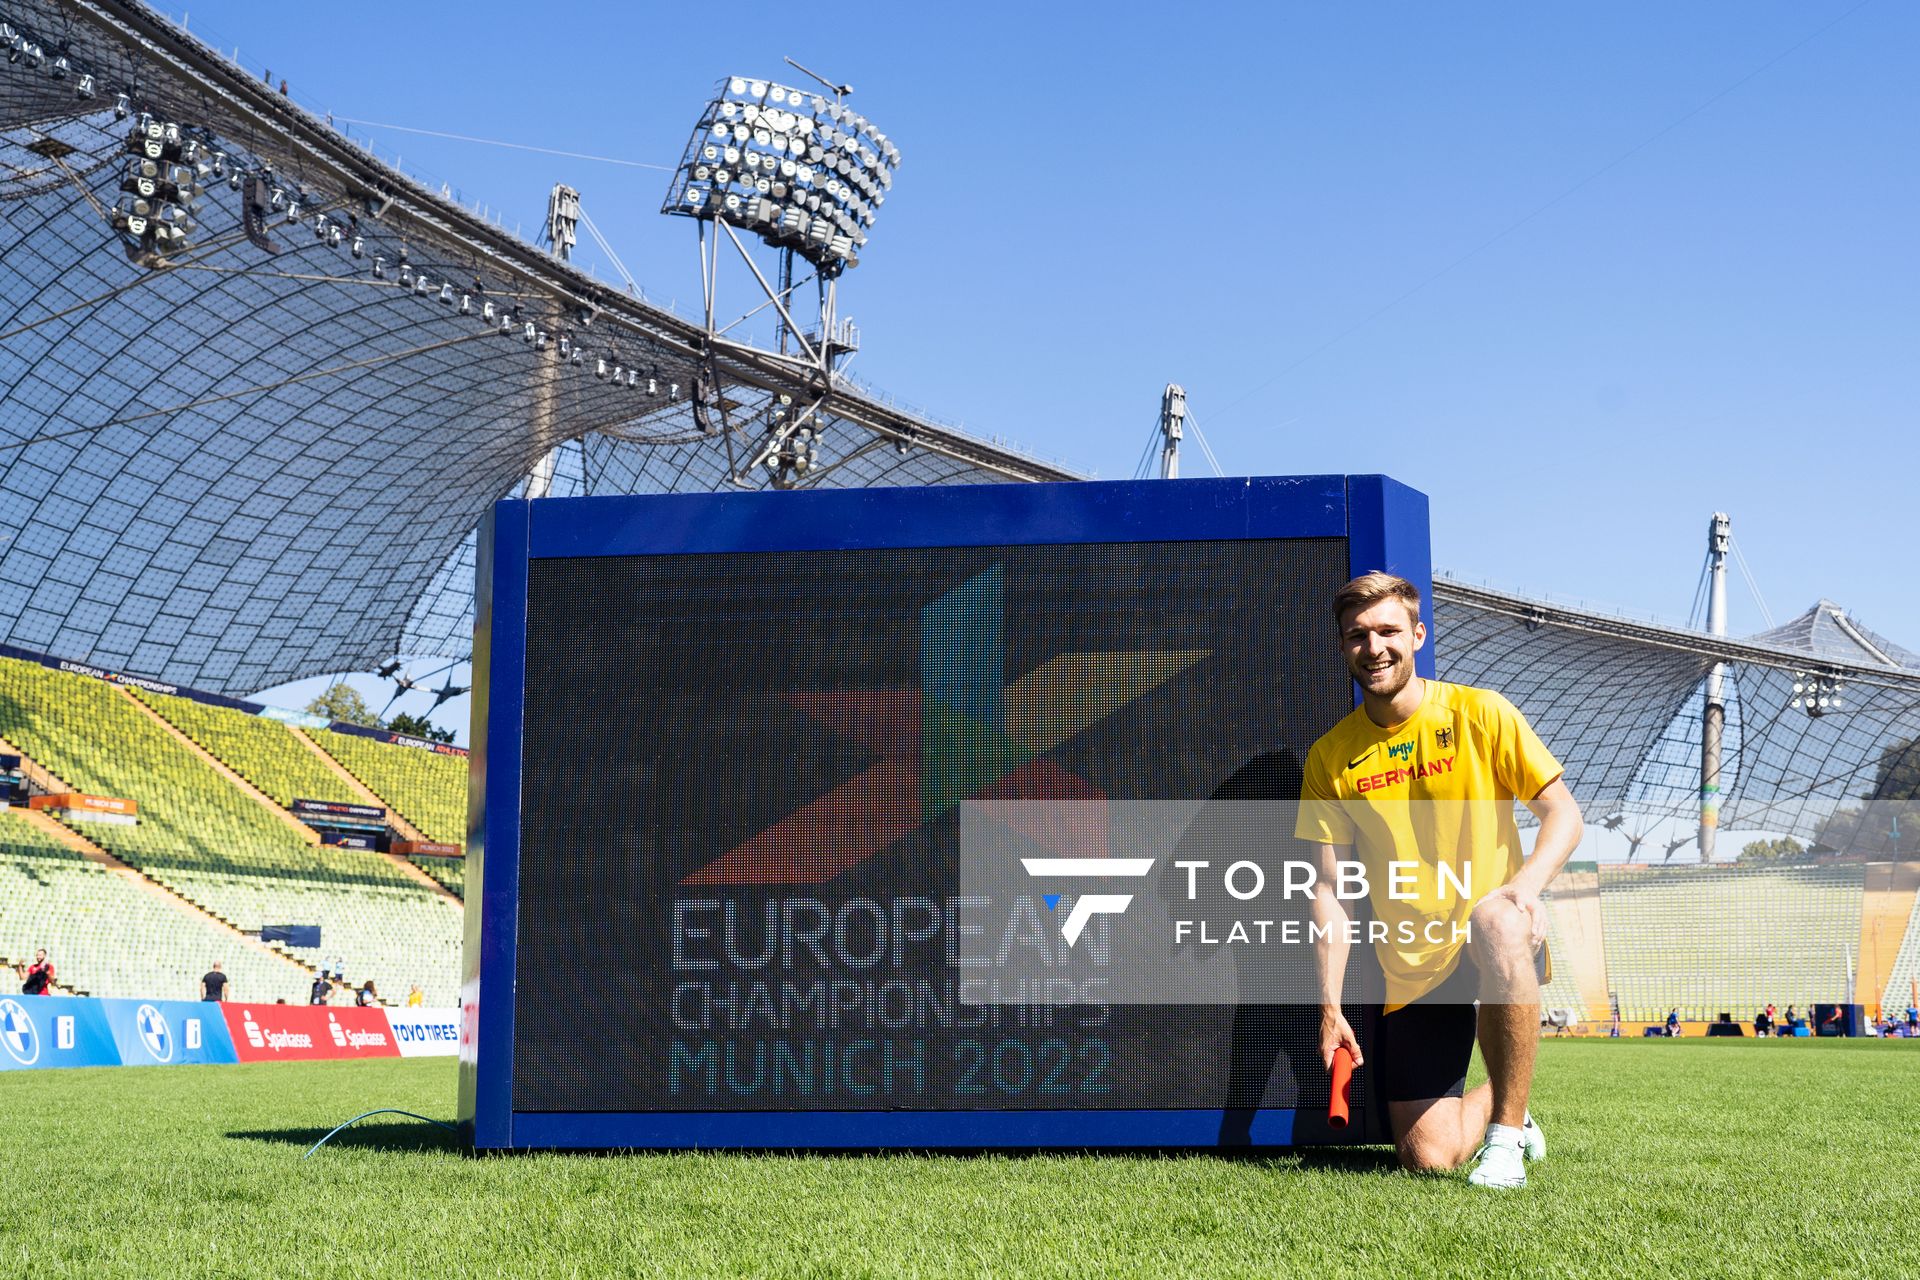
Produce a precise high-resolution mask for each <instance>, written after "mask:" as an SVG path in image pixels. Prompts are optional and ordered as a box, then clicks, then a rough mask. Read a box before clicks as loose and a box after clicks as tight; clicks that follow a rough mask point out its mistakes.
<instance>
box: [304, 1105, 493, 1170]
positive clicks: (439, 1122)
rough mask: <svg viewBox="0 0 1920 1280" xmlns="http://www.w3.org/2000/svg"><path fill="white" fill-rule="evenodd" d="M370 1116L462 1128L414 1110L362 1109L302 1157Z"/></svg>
mask: <svg viewBox="0 0 1920 1280" xmlns="http://www.w3.org/2000/svg"><path fill="white" fill-rule="evenodd" d="M368 1116H407V1117H408V1118H410V1119H413V1120H425V1121H426V1122H427V1123H428V1124H430V1125H433V1126H435V1127H436V1128H440V1129H445V1130H446V1131H447V1132H448V1133H458V1132H460V1130H459V1129H458V1128H457V1127H456V1126H454V1125H450V1124H448V1123H447V1122H446V1121H444V1120H435V1119H434V1118H433V1117H432V1116H423V1115H421V1114H419V1113H418V1112H414V1111H402V1110H400V1108H398V1107H382V1108H380V1109H379V1110H378V1111H362V1112H361V1113H360V1114H359V1115H357V1116H355V1117H354V1118H353V1119H351V1120H349V1121H347V1123H346V1124H342V1125H336V1126H334V1128H333V1130H332V1131H331V1132H329V1133H328V1134H327V1136H326V1137H325V1138H322V1139H320V1141H318V1142H316V1143H314V1144H313V1145H312V1146H311V1147H308V1148H307V1154H306V1155H304V1156H301V1157H300V1158H301V1159H302V1160H306V1159H309V1158H311V1157H312V1155H313V1153H314V1152H316V1151H318V1150H319V1149H320V1148H322V1147H324V1146H326V1145H327V1141H328V1139H330V1138H332V1137H333V1135H334V1134H336V1133H339V1132H340V1131H341V1130H342V1129H346V1128H349V1127H351V1126H353V1125H356V1124H359V1123H360V1122H361V1121H362V1120H365V1119H366V1118H367V1117H368Z"/></svg>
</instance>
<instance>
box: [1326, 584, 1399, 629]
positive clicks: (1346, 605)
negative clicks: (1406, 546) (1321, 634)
mask: <svg viewBox="0 0 1920 1280" xmlns="http://www.w3.org/2000/svg"><path fill="white" fill-rule="evenodd" d="M1388 599H1392V600H1399V601H1401V602H1402V603H1403V604H1405V605H1406V606H1407V612H1408V613H1409V614H1411V615H1412V617H1413V620H1414V621H1415V622H1418V621H1420V588H1418V587H1416V586H1414V585H1413V584H1412V583H1411V582H1408V581H1407V580H1406V579H1405V578H1402V577H1400V576H1398V575H1397V574H1391V573H1383V572H1381V571H1379V570H1375V571H1374V572H1372V573H1363V574H1361V575H1360V576H1359V577H1357V578H1355V579H1353V581H1351V582H1349V583H1347V585H1346V586H1344V587H1342V588H1340V589H1339V590H1338V591H1336V592H1334V593H1333V623H1334V625H1335V626H1337V627H1340V628H1342V629H1344V628H1345V627H1346V625H1347V614H1349V613H1351V612H1353V611H1354V610H1357V609H1367V608H1371V607H1372V606H1373V605H1376V604H1378V603H1380V602H1381V601H1382V600H1388Z"/></svg>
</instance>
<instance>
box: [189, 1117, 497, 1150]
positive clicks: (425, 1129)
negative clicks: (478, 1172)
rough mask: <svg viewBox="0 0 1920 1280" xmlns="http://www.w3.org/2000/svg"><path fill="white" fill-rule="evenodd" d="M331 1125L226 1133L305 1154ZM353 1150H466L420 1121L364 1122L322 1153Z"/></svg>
mask: <svg viewBox="0 0 1920 1280" xmlns="http://www.w3.org/2000/svg"><path fill="white" fill-rule="evenodd" d="M332 1127H333V1126H331V1125H328V1126H326V1127H325V1128H317V1129H240V1130H235V1131H233V1132H230V1133H228V1134H227V1135H226V1136H227V1137H229V1138H236V1139H238V1140H240V1141H242V1142H275V1143H282V1144H285V1145H287V1146H293V1147H299V1148H300V1149H301V1150H302V1151H305V1150H306V1149H307V1148H308V1147H311V1146H312V1145H313V1144H314V1143H316V1142H318V1141H320V1139H322V1138H324V1137H326V1136H327V1132H328V1130H330V1129H331V1128H332ZM334 1147H355V1148H358V1149H361V1150H366V1151H465V1150H466V1146H465V1144H464V1143H462V1142H461V1141H460V1138H459V1135H458V1134H452V1133H448V1132H447V1131H446V1130H445V1129H436V1128H434V1127H433V1126H432V1125H430V1124H422V1123H421V1122H420V1121H417V1120H414V1121H396V1120H388V1121H367V1122H364V1123H361V1124H357V1125H354V1126H353V1128H351V1129H345V1130H342V1131H341V1132H339V1133H337V1134H335V1135H334V1136H333V1138H332V1140H331V1141H329V1142H328V1143H327V1145H326V1146H325V1147H322V1148H321V1150H322V1151H329V1150H331V1149H333V1148H334Z"/></svg>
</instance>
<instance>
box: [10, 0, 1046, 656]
mask: <svg viewBox="0 0 1920 1280" xmlns="http://www.w3.org/2000/svg"><path fill="white" fill-rule="evenodd" d="M0 20H4V21H5V22H7V23H8V24H9V25H10V26H11V27H12V28H14V29H15V31H16V32H17V33H18V34H19V36H20V38H21V39H22V40H24V41H26V42H28V43H29V44H32V45H37V46H38V47H39V49H40V56H39V57H38V58H35V57H33V56H31V54H28V55H26V56H22V57H20V58H19V59H17V60H14V61H11V62H6V63H0V642H8V643H12V644H15V645H18V646H21V647H24V648H30V649H35V650H39V651H42V652H48V653H57V654H61V655H63V656H68V657H73V658H77V659H85V660H88V661H91V662H93V663H95V664H96V665H101V666H109V667H115V668H119V669H123V670H128V671H133V672H137V673H140V674H144V675H149V676H154V677H157V678H161V679H165V680H169V681H172V682H176V683H180V684H188V685H193V686H196V687H199V688H204V689H210V690H215V691H221V692H230V693H246V692H251V691H253V690H257V689H260V688H263V687H266V686H269V685H273V684H277V683H280V682H282V681H286V680H290V679H294V678H297V677H300V676H305V675H312V674H318V673H325V672H334V671H344V670H360V669H368V668H370V667H372V666H373V665H375V664H376V663H378V662H380V661H381V660H383V659H385V658H388V657H391V656H393V655H395V654H407V655H417V656H429V655H443V656H447V657H458V656H460V655H463V654H465V653H466V652H467V651H468V649H469V648H470V646H471V598H472V594H471V593H472V536H471V535H472V530H473V529H474V526H475V524H476V523H477V522H478V520H479V518H480V516H481V514H482V513H483V512H484V511H485V509H486V508H487V507H488V506H489V505H490V504H491V503H492V502H493V501H494V500H495V499H497V498H499V497H501V496H503V495H505V494H508V493H510V492H512V491H513V490H514V489H515V488H516V486H518V485H520V484H522V483H523V481H524V479H525V477H526V476H527V475H528V474H529V472H530V471H531V470H533V468H534V467H535V465H536V463H538V462H539V460H540V459H542V458H543V457H546V456H547V455H548V454H549V452H550V451H552V450H554V449H555V448H556V447H559V446H563V445H564V446H565V447H564V449H563V450H562V452H561V455H560V456H559V458H558V462H557V477H556V482H555V485H554V488H553V489H552V492H554V493H556V494H564V493H582V492H584V493H600V492H613V493H636V492H649V493H650V492H678V491H686V490H708V489H713V488H716V487H718V486H720V485H722V484H725V483H729V481H728V476H729V475H730V474H731V473H732V468H733V467H735V466H738V465H739V463H741V462H744V461H745V459H742V458H735V457H731V456H730V452H731V453H738V452H739V451H741V450H743V449H746V448H750V447H751V444H752V441H753V440H754V439H755V438H756V433H755V427H754V426H753V425H752V424H755V423H756V422H758V421H760V420H761V419H762V418H763V416H764V411H765V409H766V408H767V406H768V405H769V403H770V402H771V401H772V399H773V398H774V397H776V396H777V395H778V394H780V393H782V392H786V393H789V394H794V395H796V396H798V394H799V393H800V391H801V388H802V373H801V372H800V371H799V369H798V368H797V367H796V364H795V362H793V361H791V360H788V359H783V358H782V357H779V356H777V355H775V354H773V353H769V352H763V351H759V350H756V349H754V348H750V347H746V346H743V345H737V344H733V343H729V342H722V343H720V344H718V345H717V346H715V347H714V348H713V349H712V351H711V353H710V354H709V353H706V352H705V351H704V350H703V339H704V333H703V327H702V326H700V325H696V324H694V323H692V322H689V321H687V320H684V319H681V318H680V317H678V316H676V315H674V314H672V313H671V312H668V311H665V310H661V309H659V308H656V307H653V306H650V305H647V304H646V303H644V302H643V301H641V300H639V299H637V298H634V297H632V296H631V295H629V294H626V293H622V292H619V291H616V290H614V289H611V288H609V287H608V286H606V285H604V284H602V283H600V282H598V281H596V280H594V279H592V278H591V277H589V276H587V275H585V274H583V273H581V272H579V271H576V270H574V269H573V268H571V267H570V266H569V265H568V264H566V263H564V262H561V261H558V260H557V259H555V258H553V257H552V256H550V255H548V254H547V253H544V252H542V251H540V250H538V249H536V248H534V247H533V246H531V245H529V244H526V243H524V242H522V241H520V240H518V239H516V238H515V237H514V236H513V235H511V234H510V233H508V232H506V231H504V230H502V229H501V228H500V227H498V226H495V225H494V224H492V223H490V222H488V221H486V220H484V219H483V218H481V217H480V216H479V215H477V214H476V213H474V212H473V211H471V210H468V209H465V208H462V207H461V206H460V205H459V204H458V203H456V202H454V201H452V200H450V199H446V198H443V197H441V196H439V195H436V194H435V193H433V192H430V191H428V190H426V189H425V188H423V187H421V186H420V185H418V184H417V183H415V182H414V181H413V180H411V179H409V178H408V177H407V176H406V175H405V174H403V173H401V172H399V171H397V170H395V169H392V168H390V167H388V166H387V165H385V164H383V163H381V162H380V161H379V160H377V159H375V158H374V157H373V156H372V155H371V154H370V153H369V152H367V151H364V150H362V149H361V148H360V147H359V146H358V145H357V144H355V143H353V142H351V141H349V140H348V139H346V138H344V137H343V136H341V135H340V134H338V133H336V132H335V131H334V130H332V129H331V128H329V127H328V126H327V124H326V123H325V122H323V121H321V120H319V119H316V118H315V117H313V116H312V115H310V114H308V113H307V112H305V111H303V110H302V109H301V108H300V107H298V106H297V105H295V104H294V103H292V102H291V101H290V100H289V99H287V98H286V97H284V96H283V95H281V94H279V93H277V92H275V91H273V90H272V88H271V87H269V86H267V85H265V84H263V83H262V82H261V81H259V80H256V79H254V78H253V77H251V76H249V75H247V74H245V73H244V72H242V71H241V70H240V69H239V68H238V67H236V66H234V65H233V64H232V63H230V62H228V61H227V60H225V59H224V58H223V57H222V56H221V55H220V54H219V53H217V52H216V51H214V50H212V49H210V48H207V47H206V46H204V45H202V44H201V43H200V42H199V41H197V40H196V39H194V38H193V37H192V36H190V35H188V34H187V33H186V32H184V31H182V30H180V29H179V28H177V27H175V26H173V25H172V24H171V23H169V22H168V21H166V20H165V19H163V18H161V17H160V16H159V15H157V14H155V13H154V12H153V11H152V10H150V9H147V8H145V7H144V6H141V5H137V4H125V3H107V2H106V0H97V2H89V0H0ZM61 58H64V60H65V61H64V66H62V65H58V64H57V62H56V60H57V59H61ZM56 72H58V74H56ZM82 77H90V79H88V80H83V79H82ZM83 86H85V87H86V88H89V89H90V90H91V93H90V96H82V93H81V89H82V87H83ZM121 95H125V101H124V102H121V101H119V99H120V96H121ZM122 111H124V113H125V114H124V115H123V114H122ZM143 112H144V113H151V116H152V117H153V119H154V120H156V121H158V122H162V123H165V122H172V123H175V124H178V125H179V126H180V127H181V129H182V130H183V131H184V132H185V134H186V135H187V136H189V137H194V138H199V139H201V140H203V141H204V143H205V144H206V149H207V151H208V153H209V154H211V153H213V152H218V153H220V155H221V156H222V157H223V158H222V161H221V165H220V168H221V170H222V171H223V173H224V174H225V175H226V180H222V179H221V178H220V177H217V176H210V177H209V179H208V189H207V192H206V196H205V199H204V202H203V203H202V205H201V206H200V208H199V210H198V212H197V214H196V218H197V222H198V226H197V228H196V229H195V230H194V231H193V232H192V234H191V235H190V237H189V240H188V245H187V247H186V249H185V251H184V252H180V253H178V254H175V255H173V257H172V258H171V260H170V263H169V264H168V265H164V266H159V267H153V266H146V265H141V264H139V263H138V262H136V261H134V260H132V259H131V258H130V256H129V252H128V251H127V249H125V248H124V247H123V238H122V236H121V235H120V234H119V233H118V232H116V230H115V228H114V227H113V225H111V223H110V221H109V214H110V211H111V209H112V207H113V206H114V204H115V202H116V201H117V200H119V199H120V198H121V180H122V177H123V175H124V173H125V168H126V164H127V162H128V161H129V159H130V158H131V157H130V155H129V153H128V151H127V149H126V145H127V141H128V137H129V134H130V133H131V132H132V131H133V129H134V128H135V126H136V125H137V124H138V123H139V121H140V117H141V113H143ZM254 176H257V177H260V178H261V180H262V186H261V187H260V188H258V189H257V191H258V192H259V193H260V194H263V195H264V194H265V193H267V192H268V191H277V192H278V193H279V200H278V201H275V202H272V203H270V204H269V205H268V207H267V208H266V212H265V215H264V217H262V218H261V219H259V220H257V222H256V225H255V227H254V228H253V234H251V235H250V234H249V230H248V227H247V225H246V217H245V214H244V208H245V206H246V205H247V204H248V202H249V197H250V195H252V194H254V193H255V192H256V188H253V187H252V186H250V185H249V183H248V181H247V178H249V177H254ZM290 205H297V216H293V217H290V216H289V215H290V214H292V213H293V210H291V209H289V207H288V206H290ZM356 241H358V249H359V252H358V255H357V256H356V254H355V252H354V250H355V244H356ZM268 246H270V247H268ZM376 259H378V260H379V269H378V271H376V266H375V263H376ZM403 262H404V264H405V267H406V271H405V272H404V274H405V275H406V276H408V277H410V279H408V280H407V281H403V280H402V279H401V276H402V274H403V272H402V271H401V266H402V264H403ZM421 280H424V281H425V282H426V283H425V284H424V285H421V284H420V283H419V281H421ZM488 310H491V311H492V312H493V314H494V316H495V319H494V320H492V321H488V320H486V319H484V318H483V315H484V313H485V312H486V311H488ZM503 324H504V328H505V330H506V331H505V332H502V328H503ZM528 326H532V327H533V329H534V330H535V331H537V332H539V333H541V334H543V335H544V336H543V337H541V338H540V339H539V340H538V341H526V340H524V339H525V337H526V335H527V328H528ZM562 338H567V339H568V340H569V341H568V342H567V343H566V344H565V345H566V346H567V347H569V348H573V347H576V346H577V348H578V350H579V351H580V353H581V356H582V357H584V358H583V359H580V360H579V361H578V363H576V362H575V361H574V360H572V359H569V358H567V357H566V356H563V355H562V354H561V351H562V345H563V344H562V342H561V339H562ZM602 358H605V359H607V360H608V361H609V362H610V363H617V364H619V365H621V366H622V367H623V368H624V369H627V370H631V371H634V373H635V375H636V376H635V377H634V378H633V379H632V380H631V385H629V384H628V383H627V382H625V381H623V382H621V383H619V384H618V385H616V384H615V383H614V382H613V381H612V380H610V379H608V380H603V379H601V378H600V377H598V376H596V375H597V372H598V370H597V368H596V366H597V364H598V361H599V360H600V359H602ZM703 368H704V369H706V370H708V371H710V375H711V376H710V380H709V384H708V385H713V386H715V387H716V388H717V389H716V391H715V392H714V394H713V396H712V400H713V413H712V415H711V418H710V421H711V419H724V421H725V422H726V424H727V426H728V427H730V428H732V429H731V430H725V429H717V430H716V431H715V434H713V435H708V434H705V433H703V432H702V430H701V429H700V427H699V426H698V425H697V424H696V422H695V420H694V414H693V405H692V398H691V397H692V394H693V390H694V387H695V379H696V374H697V373H699V372H700V371H701V370H702V369H703ZM649 387H651V390H649ZM822 420H823V424H824V430H823V431H822V433H821V438H820V441H819V454H818V458H817V462H816V466H815V470H814V471H813V472H812V474H811V476H810V478H809V479H808V481H807V482H808V483H809V484H820V485H825V486H842V485H844V486H856V487H857V486H869V485H880V484H914V485H925V484H955V483H970V482H978V481H987V480H1008V479H1013V480H1032V479H1052V478H1070V477H1068V475H1067V473H1065V472H1062V471H1060V470H1059V469H1057V468H1055V467H1053V466H1050V465H1047V464H1044V463H1040V462H1037V461H1035V460H1033V459H1030V458H1026V457H1023V456H1020V455H1019V454H1017V453H1015V452H1013V451H1011V450H1009V449H1006V448H1003V447H999V446H995V445H990V444H987V443H984V442H982V441H980V440H977V439H973V438H971V437H968V436H966V435H964V434H962V433H960V432H958V431H955V430H953V429H950V428H947V427H944V426H941V425H938V424H935V423H933V422H930V421H927V420H925V419H923V418H920V417H917V416H915V415H912V414H909V413H906V412H903V411H901V410H899V409H897V408H894V407H892V406H890V405H888V404H886V403H883V402H881V401H880V400H879V399H877V398H876V397H873V396H870V395H867V394H864V393H861V392H859V391H858V390H856V389H854V388H853V387H851V386H850V385H846V384H838V383H837V384H836V386H835V387H834V389H833V390H832V391H831V393H830V394H829V395H828V398H827V400H826V402H825V404H824V407H823V419H822ZM730 464H731V465H730ZM752 483H754V484H765V483H767V479H766V477H764V476H761V477H758V478H756V479H755V480H753V481H752Z"/></svg>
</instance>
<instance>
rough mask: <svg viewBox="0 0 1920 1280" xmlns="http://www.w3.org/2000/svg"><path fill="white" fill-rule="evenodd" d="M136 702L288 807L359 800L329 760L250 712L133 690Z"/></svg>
mask: <svg viewBox="0 0 1920 1280" xmlns="http://www.w3.org/2000/svg"><path fill="white" fill-rule="evenodd" d="M132 692H133V695H134V696H135V697H136V698H139V699H140V700H141V701H142V702H144V703H146V704H147V705H148V706H150V707H152V708H153V709H154V710H155V711H157V712H159V713H160V714H161V715H162V716H164V717H165V718H166V720H167V721H168V723H170V724H172V725H173V727H174V728H176V729H178V730H180V732H182V733H184V734H186V735H187V736H188V737H189V738H192V739H193V740H194V741H195V742H196V743H198V744H200V746H202V747H204V748H206V750H207V753H208V754H209V755H211V756H213V757H214V758H215V759H216V760H218V761H220V763H222V764H224V765H226V766H227V767H228V768H229V769H232V770H233V771H234V772H235V773H237V774H239V775H240V776H241V777H243V778H245V779H246V780H247V781H248V782H251V783H252V784H253V785H254V786H256V787H258V788H259V789H260V790H261V791H263V792H265V793H266V794H267V795H269V796H271V797H273V799H274V801H275V803H277V804H279V805H280V806H281V807H282V808H286V807H289V806H291V805H292V804H293V802H294V801H295V800H296V799H304V800H337V801H342V802H344V803H347V804H355V803H358V802H359V799H360V798H359V797H358V796H356V795H354V794H353V793H352V791H351V790H350V788H348V787H347V786H346V784H345V783H343V782H342V781H341V780H340V778H339V776H338V775H337V774H335V773H334V772H333V771H332V770H330V769H328V768H327V766H326V762H325V761H323V760H320V759H318V758H317V757H315V755H314V754H313V752H312V751H310V750H308V748H307V747H306V746H305V745H304V744H302V743H301V742H299V741H297V740H296V739H295V738H294V736H293V732H292V731H291V730H290V729H288V728H287V726H285V725H283V724H281V723H279V722H278V721H275V720H265V719H262V718H261V717H259V716H252V715H248V714H247V713H246V712H244V711H230V710H228V709H227V708H225V707H211V706H208V705H207V704H205V703H203V702H195V701H193V700H192V699H190V698H174V697H168V696H167V695H166V694H161V693H148V692H146V691H145V690H142V689H135V690H133V691H132Z"/></svg>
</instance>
